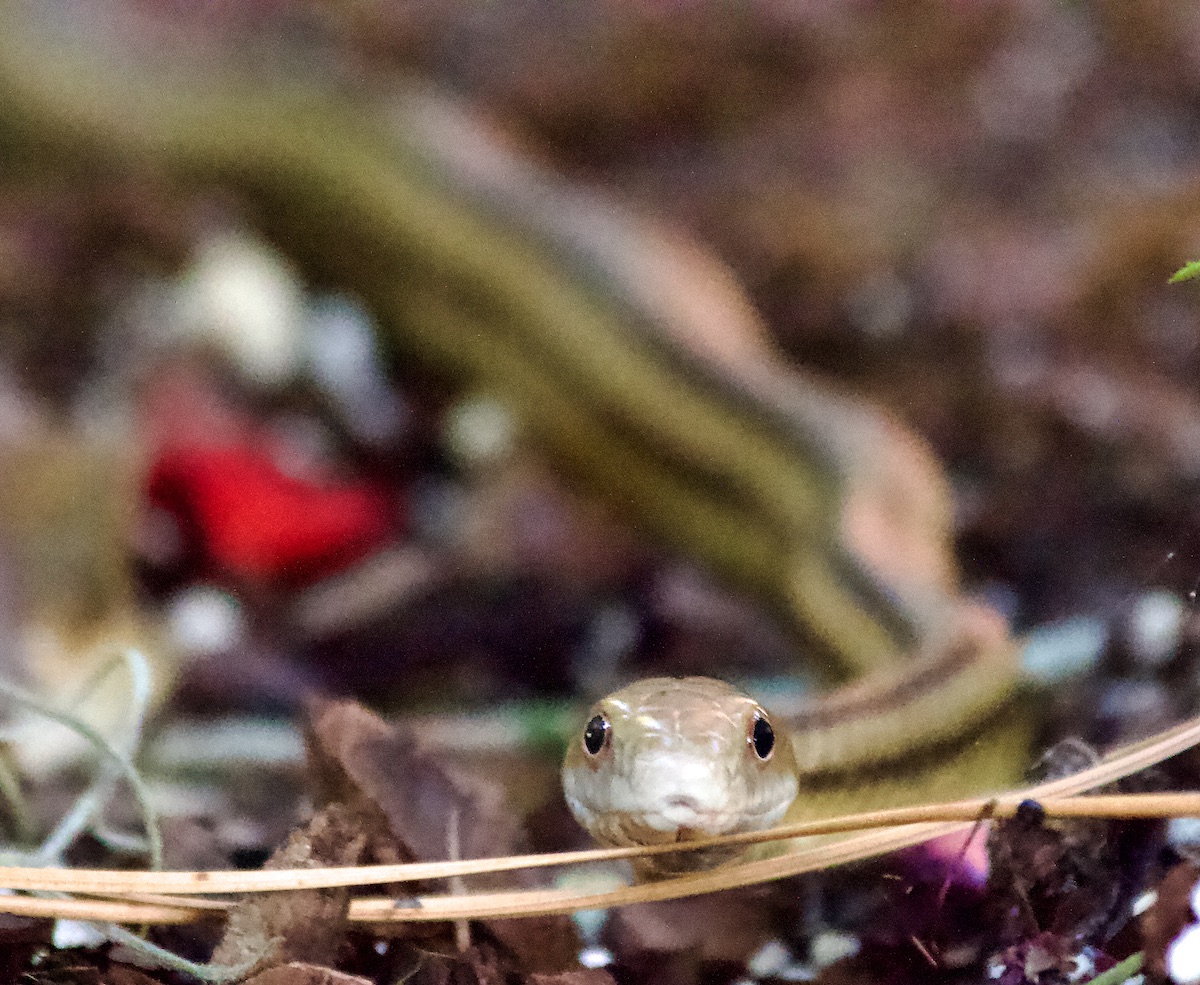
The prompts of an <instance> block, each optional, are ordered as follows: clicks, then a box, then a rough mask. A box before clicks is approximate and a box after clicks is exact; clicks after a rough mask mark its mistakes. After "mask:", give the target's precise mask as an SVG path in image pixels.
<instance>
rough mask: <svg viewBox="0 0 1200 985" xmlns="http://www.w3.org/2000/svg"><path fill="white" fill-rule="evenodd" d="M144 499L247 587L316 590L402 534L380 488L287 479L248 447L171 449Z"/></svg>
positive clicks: (208, 560)
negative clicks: (310, 586)
mask: <svg viewBox="0 0 1200 985" xmlns="http://www.w3.org/2000/svg"><path fill="white" fill-rule="evenodd" d="M147 493H148V496H149V499H150V502H151V503H152V504H153V505H155V506H157V507H159V508H161V509H163V510H166V511H167V512H168V513H170V514H171V515H172V516H173V517H174V518H175V520H176V522H177V523H178V524H179V526H180V532H181V533H182V535H183V537H184V541H185V545H186V548H187V549H188V550H189V551H190V552H191V551H195V552H198V553H199V554H200V555H201V564H202V565H203V566H204V567H206V568H209V569H213V571H214V573H216V574H223V575H227V576H232V577H235V578H238V579H242V580H246V581H253V582H259V583H287V584H292V585H295V584H303V583H307V582H311V581H314V580H316V579H319V578H321V577H324V576H325V575H329V574H333V573H335V572H337V571H339V570H341V569H342V568H345V567H346V566H347V565H349V564H351V563H353V562H354V561H357V560H358V559H360V558H361V557H363V556H364V555H365V554H368V553H370V552H371V551H372V550H373V549H374V548H376V547H378V546H379V545H380V544H381V543H383V542H384V541H385V540H387V539H389V538H390V537H391V536H393V535H394V534H395V533H396V526H397V523H396V509H395V505H394V504H393V502H392V501H391V498H390V497H389V496H388V495H387V494H386V492H385V491H384V490H383V489H381V488H379V487H377V486H375V485H372V484H371V483H368V482H364V481H349V482H347V481H333V480H327V479H324V478H322V477H319V476H313V477H308V476H305V477H298V476H294V475H289V474H287V473H285V472H283V471H282V470H281V469H280V468H279V465H278V464H277V463H276V461H275V460H274V458H273V457H272V456H271V455H270V454H269V453H268V451H267V450H266V449H260V448H257V447H254V446H252V445H249V444H236V443H235V444H222V445H201V444H197V445H189V446H184V447H174V448H167V449H165V450H164V451H163V452H161V453H160V455H159V456H158V459H157V460H156V461H155V462H154V465H153V466H152V468H151V470H150V474H149V478H148V486H147Z"/></svg>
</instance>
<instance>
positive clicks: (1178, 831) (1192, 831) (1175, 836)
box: [1167, 817, 1200, 848]
mask: <svg viewBox="0 0 1200 985" xmlns="http://www.w3.org/2000/svg"><path fill="white" fill-rule="evenodd" d="M1167 844H1169V845H1171V846H1172V847H1173V848H1179V847H1180V846H1191V847H1195V846H1198V845H1200V817H1173V818H1171V820H1169V821H1168V822H1167Z"/></svg>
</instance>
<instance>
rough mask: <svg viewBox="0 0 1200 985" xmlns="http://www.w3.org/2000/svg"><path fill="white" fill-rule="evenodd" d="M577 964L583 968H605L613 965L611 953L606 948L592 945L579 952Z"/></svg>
mask: <svg viewBox="0 0 1200 985" xmlns="http://www.w3.org/2000/svg"><path fill="white" fill-rule="evenodd" d="M579 963H580V964H581V965H583V966H584V967H585V968H607V967H608V966H609V965H610V964H612V963H613V953H612V951H610V950H609V949H608V948H607V947H601V946H600V945H599V944H593V945H592V946H591V947H585V948H584V949H583V950H582V951H580V952H579Z"/></svg>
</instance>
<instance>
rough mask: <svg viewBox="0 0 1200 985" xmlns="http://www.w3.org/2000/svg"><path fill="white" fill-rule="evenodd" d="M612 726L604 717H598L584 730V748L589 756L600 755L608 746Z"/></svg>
mask: <svg viewBox="0 0 1200 985" xmlns="http://www.w3.org/2000/svg"><path fill="white" fill-rule="evenodd" d="M611 732H612V726H611V725H610V724H609V723H608V719H607V718H605V717H604V716H603V715H596V716H595V717H594V718H593V719H592V720H591V721H590V722H588V723H587V726H586V727H585V728H584V730H583V748H584V749H586V750H587V753H588V755H589V756H598V755H600V750H601V749H603V748H604V747H605V745H607V744H608V736H609V734H610V733H611Z"/></svg>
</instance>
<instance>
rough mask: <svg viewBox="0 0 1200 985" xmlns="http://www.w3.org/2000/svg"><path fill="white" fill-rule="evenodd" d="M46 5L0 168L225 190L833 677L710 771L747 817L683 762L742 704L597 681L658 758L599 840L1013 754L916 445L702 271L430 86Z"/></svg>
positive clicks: (967, 776)
mask: <svg viewBox="0 0 1200 985" xmlns="http://www.w3.org/2000/svg"><path fill="white" fill-rule="evenodd" d="M131 6H132V7H136V6H137V5H131ZM61 7H62V5H60V4H58V3H51V2H36V3H35V2H22V0H13V2H11V3H7V4H4V5H3V7H2V8H0V177H3V178H4V179H5V180H7V181H15V182H25V183H32V184H36V183H37V182H38V181H40V180H43V179H44V178H45V177H46V176H48V175H49V176H54V177H56V178H57V179H58V180H61V179H62V178H64V177H65V178H67V179H69V178H70V177H71V176H72V175H77V174H88V173H95V172H96V171H101V172H104V171H109V172H114V173H125V172H128V171H138V170H139V169H141V170H149V171H151V172H153V173H156V174H158V175H162V176H166V177H167V178H169V179H170V180H171V181H174V182H176V183H178V184H179V185H181V186H185V187H187V186H193V187H194V186H205V187H217V188H221V189H225V190H229V191H232V192H233V193H234V194H235V195H237V197H238V199H239V201H241V202H242V203H244V205H245V207H246V209H247V212H248V214H249V216H250V218H251V220H252V221H253V222H254V224H255V226H256V229H257V230H258V231H259V232H260V233H261V234H262V235H263V236H265V237H267V238H268V239H269V240H270V241H271V242H272V243H273V244H275V245H276V246H277V247H278V249H280V250H281V251H282V252H283V253H285V254H286V255H287V257H288V258H289V259H290V260H291V261H292V262H293V263H294V264H296V265H297V266H298V267H299V268H300V269H301V270H302V271H303V273H304V274H305V275H306V276H307V277H308V278H309V279H310V280H311V281H313V282H314V283H318V284H323V285H335V286H336V287H337V288H338V289H339V290H343V291H349V292H353V293H354V294H356V295H358V296H359V297H360V298H361V299H362V300H363V301H364V302H366V304H367V305H368V306H369V307H370V309H371V311H372V313H373V315H374V317H375V318H376V320H377V321H378V324H379V325H380V328H381V331H382V333H383V336H384V337H385V338H386V340H387V341H388V342H389V343H390V345H391V346H393V347H394V349H395V351H396V353H397V354H399V355H402V356H404V357H405V358H409V359H412V360H415V361H417V362H418V363H420V364H421V365H422V366H424V367H425V368H426V369H427V370H429V371H431V372H433V373H435V374H438V375H442V376H444V377H446V378H448V379H450V380H452V381H454V382H455V384H456V385H458V386H461V387H466V388H470V389H472V390H475V391H482V392H485V393H488V394H490V395H493V396H495V397H497V398H499V399H501V400H502V401H504V402H505V403H506V404H508V405H509V406H510V407H511V408H512V409H513V410H514V411H515V412H516V413H517V415H518V416H519V417H520V419H521V421H522V423H523V426H524V427H525V428H526V429H527V432H528V433H529V435H530V436H531V437H532V438H533V439H535V440H536V442H537V443H538V445H539V447H540V448H541V449H542V450H543V451H544V453H545V454H546V455H547V456H548V458H549V459H550V460H551V461H553V462H554V463H555V465H556V467H557V468H558V469H559V470H560V471H561V472H562V473H563V474H564V475H565V476H569V477H570V478H571V479H572V480H573V481H574V482H575V483H576V484H577V485H579V486H580V487H582V488H585V489H587V490H588V491H589V492H590V493H591V494H592V495H593V496H595V497H596V498H598V499H599V500H601V501H603V502H605V503H607V504H608V505H609V506H610V507H611V508H612V509H613V510H614V511H615V512H617V513H619V514H620V515H622V516H624V517H627V518H628V519H629V520H630V521H631V522H632V523H634V524H636V525H638V526H639V527H640V529H642V530H644V531H646V532H647V534H649V535H650V536H653V537H654V538H656V539H658V540H659V541H661V542H663V543H666V544H668V545H670V546H672V547H673V548H675V549H676V550H678V551H679V552H681V553H682V554H684V555H687V556H689V557H692V558H694V559H696V560H697V561H698V562H699V563H701V564H703V565H705V566H706V567H707V568H708V569H709V570H711V571H713V572H714V573H715V574H716V575H717V576H719V577H720V578H722V579H723V580H725V581H726V582H728V583H730V584H732V585H735V586H737V587H739V588H740V589H742V590H743V591H745V592H747V593H749V594H752V595H755V596H757V597H758V598H760V599H761V600H762V601H763V602H764V604H765V605H766V606H767V607H768V608H769V609H770V610H772V611H773V612H774V613H775V614H776V615H777V616H778V617H779V618H780V619H781V620H782V621H783V622H784V623H785V624H786V625H788V626H789V627H790V628H791V629H792V630H793V632H794V635H795V639H796V644H797V651H798V652H800V653H803V654H806V655H807V659H808V662H809V666H810V667H811V668H815V669H816V670H817V671H819V672H820V673H821V674H823V675H824V676H825V677H827V678H828V679H830V680H831V681H833V682H844V681H847V680H850V681H851V682H850V683H849V684H845V685H844V687H843V689H842V690H840V691H836V692H834V694H833V695H832V696H830V697H828V698H825V699H822V700H818V701H816V702H814V703H813V704H812V705H810V706H806V707H802V708H797V709H790V710H788V713H787V714H786V716H784V715H781V714H780V713H779V712H778V711H776V715H777V718H779V721H777V722H776V723H775V725H776V726H777V727H779V729H780V733H779V734H780V735H782V734H783V718H784V717H786V718H787V719H788V722H789V726H790V730H791V735H792V740H791V741H790V742H777V743H776V748H775V750H774V751H773V754H772V756H771V758H770V762H769V763H765V765H763V766H762V768H761V769H760V768H759V766H755V769H758V770H759V772H760V773H761V776H759V777H757V778H756V779H754V781H753V782H751V780H750V779H749V778H748V776H744V775H743V774H742V773H741V772H738V771H735V770H732V769H730V770H726V773H727V774H728V775H729V776H730V784H731V786H730V789H736V790H737V791H739V792H738V793H737V797H736V800H737V803H736V807H737V809H736V811H735V810H733V809H732V808H731V807H730V808H727V807H726V806H722V805H721V804H719V803H718V802H717V800H716V799H714V798H715V796H716V795H715V794H712V793H711V791H710V790H709V789H708V788H706V787H705V783H707V782H708V781H706V780H704V779H703V776H704V775H705V774H704V773H703V771H702V770H701V769H700V766H699V764H700V763H702V762H703V761H704V760H705V758H706V757H707V758H708V761H709V762H710V763H718V764H720V763H726V762H727V761H728V760H727V759H726V758H725V757H727V755H733V754H736V756H737V757H740V758H741V759H742V760H744V759H745V753H746V745H745V735H744V734H742V733H740V732H739V729H742V728H743V727H744V726H745V725H746V721H748V719H746V715H747V714H750V715H752V714H753V712H752V711H748V709H750V708H751V706H752V705H753V703H752V702H749V699H747V698H744V697H737V696H734V694H733V693H731V692H727V691H724V690H722V689H721V688H720V687H717V688H716V692H712V689H713V687H715V686H714V685H704V686H703V687H701V686H699V685H695V684H681V683H677V684H675V685H673V686H672V687H669V688H668V687H665V686H660V684H658V683H655V684H652V685H645V686H644V687H643V688H642V690H636V689H635V690H634V691H631V692H628V693H625V694H624V695H623V696H621V697H620V698H617V697H614V698H611V699H609V703H608V704H604V705H602V707H603V708H605V709H608V710H609V711H608V712H607V713H610V714H611V716H612V722H611V724H612V737H613V746H612V759H613V762H614V763H615V762H618V761H619V762H622V763H624V762H625V760H626V758H627V754H628V753H629V752H630V751H631V750H634V749H635V748H637V749H644V750H649V753H648V755H649V756H650V759H648V760H647V761H646V763H644V764H639V765H636V766H631V767H630V770H631V772H629V773H627V774H626V773H622V774H620V776H619V777H617V776H616V774H614V779H613V780H612V782H611V783H609V784H608V785H607V786H606V787H604V789H605V791H606V793H605V795H604V796H606V797H608V798H610V800H609V801H608V802H609V803H611V804H614V805H616V807H614V808H612V809H610V810H606V811H604V812H602V813H601V814H598V815H597V820H596V822H595V825H596V829H597V831H598V833H599V834H600V835H601V837H602V838H604V839H605V840H609V841H612V842H615V843H619V842H622V841H627V840H637V839H639V838H645V837H649V838H657V837H661V836H670V837H677V836H678V835H679V832H680V831H684V832H685V833H686V832H692V831H700V830H702V829H706V825H708V826H710V827H713V828H715V829H719V830H726V829H728V828H730V827H731V826H736V824H744V823H751V824H753V825H764V824H772V823H775V821H777V820H778V819H779V818H780V817H782V816H784V814H785V813H786V812H787V810H788V808H787V807H786V806H785V807H782V808H781V807H780V804H782V802H783V800H785V799H788V798H786V796H785V795H786V793H787V791H789V790H791V789H792V788H793V787H794V788H795V789H796V790H797V791H798V795H797V796H795V798H794V804H795V805H796V806H793V807H792V808H791V811H792V814H793V815H795V813H796V812H797V811H800V810H803V811H806V812H813V813H825V812H828V811H832V810H837V809H840V808H843V807H859V806H861V807H867V806H871V805H874V804H885V803H896V802H900V801H904V800H911V799H913V798H914V797H915V796H922V795H929V794H931V793H936V792H938V791H941V792H946V791H954V792H963V793H965V792H967V791H969V790H979V789H985V788H988V787H994V786H997V785H1000V784H1003V783H1005V782H1007V781H1008V780H1010V779H1012V778H1013V774H1014V771H1016V770H1019V768H1020V765H1021V764H1022V763H1023V761H1024V754H1023V747H1024V744H1025V742H1026V741H1027V734H1026V733H1027V727H1026V724H1025V722H1024V720H1023V715H1022V714H1020V713H1018V711H1017V710H1015V706H1014V705H1013V696H1014V694H1015V690H1016V686H1017V683H1018V660H1017V653H1016V648H1015V646H1014V644H1013V642H1012V640H1011V639H1010V638H1009V636H1008V633H1007V630H1006V628H1005V627H1004V625H1003V623H1002V622H1001V621H1000V620H999V619H998V618H997V617H995V616H994V615H993V614H992V613H990V612H989V611H988V610H986V609H983V608H979V607H976V606H973V605H971V604H970V603H968V602H966V601H964V599H963V598H962V596H961V594H960V590H959V587H958V584H957V577H956V574H955V565H954V561H953V555H952V550H951V526H950V513H951V511H950V505H949V495H948V492H947V489H946V483H945V481H944V479H943V477H942V474H941V471H940V469H939V467H938V465H937V463H936V461H935V460H934V458H933V456H932V455H931V454H930V453H929V452H928V450H927V449H926V448H925V446H924V445H923V443H922V442H921V441H919V440H918V439H917V438H916V437H914V436H913V435H912V434H911V433H910V432H909V431H907V430H906V429H905V428H903V427H902V426H900V425H899V424H897V423H896V422H894V421H892V420H891V419H890V418H889V417H887V415H885V414H884V413H882V412H880V411H879V410H877V409H875V408H873V407H871V406H869V405H867V404H865V403H863V402H860V401H857V400H854V399H850V398H848V397H845V396H842V395H840V394H837V393H835V392H833V391H832V390H831V389H829V388H827V387H825V386H823V385H822V384H820V383H819V382H817V381H815V380H812V379H810V378H808V377H805V376H802V375H800V374H799V373H797V372H795V371H794V370H793V369H791V368H789V367H787V366H786V365H785V364H784V363H783V362H782V361H781V360H780V359H779V358H778V357H777V356H776V354H775V353H774V352H773V351H772V349H771V346H770V344H769V342H768V341H767V339H766V333H765V332H764V331H763V329H762V327H761V325H760V324H759V323H758V321H757V319H756V318H755V316H754V314H753V312H752V311H751V310H750V308H749V306H748V304H747V303H746V301H745V299H744V297H743V296H742V295H741V293H740V291H739V290H738V289H737V287H736V285H735V284H734V283H733V280H732V278H731V277H730V276H729V275H728V273H727V272H726V271H725V269H724V268H723V267H722V266H721V265H720V264H718V263H716V262H715V261H713V260H711V259H709V258H708V257H707V256H706V255H705V254H703V253H702V252H701V251H699V250H698V249H696V248H695V246H694V245H692V244H690V243H689V242H688V241H687V240H686V239H684V238H682V237H678V236H675V235H673V234H671V233H669V232H666V231H664V230H662V229H660V228H658V227H656V226H653V225H652V224H649V223H647V222H644V221H642V220H639V219H637V218H636V217H634V216H632V215H631V214H630V213H628V212H627V211H625V210H622V209H620V208H616V207H614V206H613V205H611V204H610V203H607V202H605V201H604V200H602V199H600V198H597V197H595V196H592V195H589V194H586V193H582V192H579V191H577V190H575V189H573V188H571V187H570V186H567V185H565V184H563V183H561V182H557V181H555V180H553V179H552V178H550V177H549V176H547V175H544V174H541V173H539V172H538V171H537V170H536V169H535V168H533V167H532V166H530V165H529V164H528V163H527V162H525V161H523V160H522V159H520V158H519V157H518V156H516V155H514V154H512V153H510V152H508V151H507V150H506V149H505V148H504V147H503V146H502V145H501V144H499V143H498V142H497V141H496V140H494V139H492V138H491V137H489V136H488V135H487V133H486V131H485V129H484V127H483V126H482V125H481V124H480V122H479V121H478V120H476V119H474V118H472V117H470V116H469V115H467V114H465V113H464V112H463V111H462V110H461V109H459V108H457V107H456V106H455V104H453V103H451V102H449V101H446V100H444V99H442V98H440V97H435V96H431V95H430V94H428V93H426V92H423V91H420V90H415V89H412V88H405V89H403V91H396V92H392V93H389V94H388V95H387V96H386V97H385V96H380V95H379V94H378V93H375V94H370V95H366V94H363V93H361V92H355V91H349V87H348V86H346V85H339V84H336V83H334V82H332V81H331V80H329V79H328V78H325V79H320V80H314V79H313V78H312V75H313V72H312V70H311V67H310V66H309V65H307V64H299V65H295V66H292V67H291V68H290V69H289V67H288V66H287V65H281V64H280V57H279V55H278V52H277V50H276V48H272V49H271V54H272V57H270V58H261V59H257V58H255V57H254V53H253V52H251V53H249V55H248V57H242V58H237V57H229V56H228V53H227V52H226V53H225V54H224V55H222V56H221V57H216V56H213V57H210V58H208V59H205V58H200V57H190V56H191V54H192V53H191V52H185V51H178V50H171V51H170V52H169V53H164V52H163V51H161V50H155V51H154V52H149V51H145V50H144V51H141V52H140V53H137V54H133V55H131V53H130V51H129V50H128V48H127V37H135V36H136V35H137V32H136V31H134V30H123V29H122V27H121V25H120V22H119V19H115V18H113V17H112V16H111V15H112V10H109V9H108V5H106V4H104V3H100V2H97V3H96V4H94V5H91V4H88V5H82V4H76V5H73V6H70V10H71V12H72V15H71V17H69V18H68V17H64V16H63V15H62V12H61V10H60V8H61ZM126 9H128V8H126ZM89 18H90V19H89ZM159 40H161V39H159ZM276 47H277V46H276ZM209 54H210V55H212V53H211V52H210V53H209ZM244 54H245V53H244ZM710 692H712V693H710ZM685 697H686V700H685ZM642 702H646V703H642ZM747 702H749V703H747ZM754 707H756V706H754ZM730 709H732V710H730ZM627 723H636V725H635V726H631V727H633V728H635V733H634V734H631V735H630V736H629V737H625V736H623V734H622V733H623V732H624V731H625V725H626V724H627ZM717 726H719V728H718V727H717ZM714 729H716V730H715V731H714ZM722 729H724V730H725V732H727V733H728V735H726V737H725V738H724V739H718V738H717V735H718V732H720V730H722ZM729 730H732V732H730V731H729ZM722 734H725V733H722ZM729 735H733V736H734V738H732V739H731V738H729ZM738 736H740V738H738ZM739 743H740V745H739ZM573 748H575V747H573ZM668 748H670V750H671V751H670V754H669V757H668V758H667V759H666V760H661V759H655V758H654V757H655V756H657V755H658V754H659V752H661V751H663V750H665V749H668ZM730 749H734V753H732V754H731V753H729V752H728V750H730ZM655 750H658V752H655ZM579 752H580V749H578V748H575V752H574V753H572V754H570V755H569V756H568V766H567V769H566V782H567V790H568V796H569V797H571V798H573V800H574V802H575V804H576V805H577V806H579V805H582V810H584V811H589V810H592V808H591V807H590V806H588V805H590V804H592V803H593V801H592V799H591V798H592V796H593V791H594V790H596V789H598V786H597V784H594V783H592V780H593V779H594V778H595V777H596V776H597V775H598V774H597V773H596V772H595V771H594V770H593V769H592V767H591V766H588V765H586V764H581V763H579V762H577V760H578V756H577V755H576V754H577V753H579ZM572 757H574V758H572ZM722 768H723V767H722ZM668 780H670V782H668ZM676 781H678V782H676ZM622 784H627V786H622ZM672 784H674V785H672ZM683 787H690V788H691V789H692V792H691V793H688V792H686V791H684V790H683ZM647 788H662V789H663V790H668V791H674V792H669V793H668V794H667V795H666V796H667V801H668V813H665V814H663V815H662V816H661V817H659V816H657V815H654V816H651V815H647V816H646V817H644V818H642V819H641V820H637V821H635V820H631V819H630V818H631V817H632V814H633V813H636V808H631V809H630V810H626V809H625V808H626V807H629V806H630V805H629V803H627V802H626V800H627V798H628V797H632V796H634V795H635V794H637V793H640V792H641V791H644V790H646V789H647ZM671 804H673V805H674V806H673V807H671V806H670V805H671ZM622 805H624V806H622ZM655 810H657V808H655ZM670 811H674V813H670ZM681 812H682V813H681ZM689 812H691V813H689ZM676 815H678V816H679V817H680V818H683V820H680V823H679V824H677V825H675V827H673V828H672V822H671V821H670V819H671V818H674V817H676ZM735 815H736V817H739V818H746V817H749V818H750V819H751V820H750V821H749V822H745V821H737V822H735V821H733V820H731V819H732V818H734V817H735ZM689 818H690V820H689ZM701 818H708V819H711V825H710V824H709V822H708V821H705V822H704V823H700V819H701ZM622 825H624V829H622ZM647 832H650V833H649V834H647ZM656 832H657V833H656ZM672 832H674V833H673V834H672Z"/></svg>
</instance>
